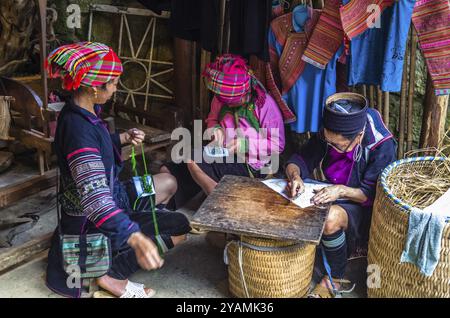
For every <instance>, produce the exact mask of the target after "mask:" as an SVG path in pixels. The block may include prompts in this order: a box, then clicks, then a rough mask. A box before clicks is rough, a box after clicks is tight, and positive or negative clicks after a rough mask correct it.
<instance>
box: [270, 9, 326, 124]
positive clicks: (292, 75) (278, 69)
mask: <svg viewBox="0 0 450 318" xmlns="http://www.w3.org/2000/svg"><path fill="white" fill-rule="evenodd" d="M300 11H302V12H303V14H301V13H300ZM294 12H295V14H293V13H287V14H285V15H282V16H280V17H278V18H276V19H274V20H273V21H272V23H271V30H270V31H269V34H270V32H272V34H273V36H274V37H275V40H274V41H272V45H271V44H270V42H271V40H270V35H269V55H270V63H268V64H267V65H266V84H267V89H268V90H269V92H270V93H271V95H272V96H273V98H274V99H275V101H276V102H277V104H278V106H279V108H280V110H281V113H282V114H283V119H284V123H285V124H289V123H293V122H295V121H296V120H297V117H296V115H295V114H294V112H293V111H292V110H291V109H290V108H289V106H288V105H287V104H286V102H285V101H284V99H283V98H282V95H281V92H280V89H279V87H281V88H282V91H283V92H287V91H289V89H290V87H292V85H293V84H294V83H295V81H296V80H297V79H298V77H299V76H300V75H301V73H302V72H303V70H304V68H305V62H304V61H302V60H301V59H299V58H298V57H300V56H301V55H302V52H303V51H304V49H305V47H306V44H307V38H308V37H310V36H311V34H312V32H313V30H314V27H315V25H316V24H317V21H318V20H319V17H320V12H319V11H318V10H315V11H313V10H310V12H309V14H304V13H305V12H306V7H300V6H298V7H297V8H296V9H294ZM295 17H297V19H296V23H297V24H298V25H304V29H305V32H293V31H300V29H297V30H294V29H293V28H294V26H293V19H295ZM309 17H310V18H309ZM306 33H307V34H308V35H306ZM275 42H277V43H278V44H279V45H280V46H282V47H286V49H284V50H283V52H284V53H283V55H282V56H284V57H283V58H282V61H280V56H279V54H278V52H277V50H276V48H275V46H274V45H273V44H274V43H275ZM280 73H282V74H280Z"/></svg>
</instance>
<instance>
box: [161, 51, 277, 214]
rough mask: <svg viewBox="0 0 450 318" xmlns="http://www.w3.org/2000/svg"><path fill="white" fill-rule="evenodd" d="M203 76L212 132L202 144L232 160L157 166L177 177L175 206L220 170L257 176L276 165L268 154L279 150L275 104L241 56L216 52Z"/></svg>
mask: <svg viewBox="0 0 450 318" xmlns="http://www.w3.org/2000/svg"><path fill="white" fill-rule="evenodd" d="M203 76H204V79H205V85H206V87H207V88H208V89H209V90H211V91H212V92H213V93H214V95H215V96H214V98H213V100H212V102H211V111H210V113H209V115H208V118H207V119H206V122H207V126H208V128H210V129H211V131H213V135H214V140H213V141H212V142H211V144H210V145H208V147H209V148H210V149H211V148H212V147H220V148H222V147H226V148H227V149H228V152H229V154H230V155H231V156H234V159H235V160H234V161H231V160H229V159H231V158H228V159H227V160H222V161H220V162H210V160H208V162H193V161H188V163H187V164H186V163H180V164H173V163H171V164H168V165H166V166H164V167H163V168H162V170H161V171H162V172H170V173H171V174H172V175H174V176H175V177H176V179H177V184H178V190H177V192H176V194H175V203H176V205H177V206H181V205H183V203H184V202H185V201H186V200H187V199H189V198H192V197H193V196H194V195H195V194H196V193H197V192H200V191H201V190H203V191H204V192H205V193H206V194H209V193H210V192H211V191H212V190H213V189H214V188H215V187H216V185H217V182H219V180H220V179H221V178H222V177H223V176H224V175H226V174H228V175H237V176H247V177H250V176H251V177H256V178H260V177H261V178H263V177H265V176H266V175H267V174H269V172H267V171H269V170H270V169H273V170H272V173H276V170H277V169H278V167H277V166H276V165H272V164H273V163H274V160H272V158H273V157H272V156H273V155H278V154H280V153H281V152H282V151H283V149H284V144H285V139H284V138H285V137H284V124H283V118H282V115H281V112H280V110H279V108H278V105H277V104H276V102H275V101H274V99H273V98H272V97H271V96H270V95H269V94H268V93H266V90H265V88H264V86H263V85H262V84H261V83H260V82H259V81H258V80H257V79H256V77H255V76H254V75H253V73H252V71H251V70H250V69H249V67H248V65H247V64H246V62H245V60H244V59H243V58H241V57H239V56H236V55H223V56H219V57H218V58H217V59H216V61H215V62H213V63H211V64H209V65H208V66H207V67H206V68H205V70H204V72H203ZM200 150H201V149H200ZM238 157H239V159H243V160H237V158H238ZM225 161H226V162H225ZM231 162H232V163H231ZM263 168H267V169H263Z"/></svg>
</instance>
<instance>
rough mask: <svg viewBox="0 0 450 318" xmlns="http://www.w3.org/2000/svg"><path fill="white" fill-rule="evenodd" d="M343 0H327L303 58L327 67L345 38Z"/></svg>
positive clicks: (317, 65)
mask: <svg viewBox="0 0 450 318" xmlns="http://www.w3.org/2000/svg"><path fill="white" fill-rule="evenodd" d="M341 3H342V0H327V1H325V6H324V8H323V12H322V14H321V16H320V19H319V22H318V23H317V25H316V27H315V28H314V32H313V34H312V37H311V40H310V41H309V42H308V47H307V48H306V50H305V52H304V55H303V57H302V60H303V61H305V62H307V63H310V64H312V65H314V66H316V67H318V68H320V69H325V68H326V66H327V64H328V62H329V61H330V60H331V59H332V57H333V56H334V55H335V54H336V52H337V50H338V49H339V47H340V46H341V44H342V41H343V40H344V32H343V30H342V24H341V19H340V14H339V7H340V5H341Z"/></svg>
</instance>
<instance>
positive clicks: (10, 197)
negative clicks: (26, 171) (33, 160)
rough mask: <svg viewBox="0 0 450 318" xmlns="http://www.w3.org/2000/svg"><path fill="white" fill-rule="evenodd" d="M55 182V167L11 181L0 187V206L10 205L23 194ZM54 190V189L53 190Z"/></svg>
mask: <svg viewBox="0 0 450 318" xmlns="http://www.w3.org/2000/svg"><path fill="white" fill-rule="evenodd" d="M55 184H56V169H53V170H50V171H47V172H45V173H44V174H43V175H40V176H34V177H31V178H29V179H27V180H25V181H20V182H16V183H13V184H11V185H9V186H6V187H3V188H1V189H0V208H3V207H5V206H7V205H10V204H12V203H14V202H16V201H18V200H20V199H22V198H24V197H25V196H29V195H32V194H34V193H37V192H39V191H42V190H45V189H48V188H50V187H52V186H54V185H55ZM55 191H56V190H55Z"/></svg>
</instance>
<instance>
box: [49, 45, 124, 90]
mask: <svg viewBox="0 0 450 318" xmlns="http://www.w3.org/2000/svg"><path fill="white" fill-rule="evenodd" d="M45 66H46V69H47V72H48V74H49V77H51V78H56V77H61V78H62V79H63V88H64V89H66V90H76V89H78V88H79V87H80V86H87V87H97V86H101V85H103V84H106V83H108V82H109V81H111V80H112V79H114V78H116V77H118V76H120V74H122V72H123V66H122V62H121V61H120V59H119V57H118V56H117V54H116V53H114V51H113V50H112V49H111V48H110V47H108V46H107V45H105V44H102V43H97V42H79V43H73V44H67V45H63V46H61V47H59V48H57V49H55V50H54V51H53V52H52V53H50V55H49V56H48V58H47V60H46V63H45Z"/></svg>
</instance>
